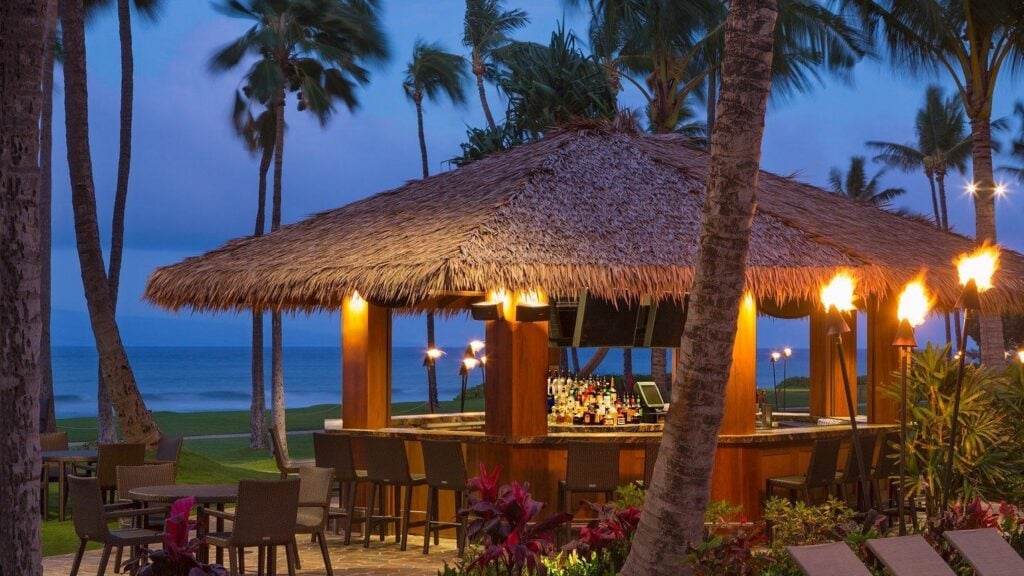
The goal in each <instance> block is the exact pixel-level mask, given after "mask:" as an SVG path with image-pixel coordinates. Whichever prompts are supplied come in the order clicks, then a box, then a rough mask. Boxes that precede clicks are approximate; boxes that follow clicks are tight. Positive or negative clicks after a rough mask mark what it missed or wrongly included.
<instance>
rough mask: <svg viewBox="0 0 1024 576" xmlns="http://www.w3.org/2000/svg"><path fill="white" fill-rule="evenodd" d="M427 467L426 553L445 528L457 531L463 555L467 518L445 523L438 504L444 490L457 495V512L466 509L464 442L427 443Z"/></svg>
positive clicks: (460, 517)
mask: <svg viewBox="0 0 1024 576" xmlns="http://www.w3.org/2000/svg"><path fill="white" fill-rule="evenodd" d="M420 446H421V447H422V448H423V467H424V471H425V472H426V473H427V518H426V521H425V524H426V526H425V528H424V530H423V553H424V554H429V553H430V536H431V533H433V536H434V544H437V543H438V537H439V534H440V532H441V529H442V528H455V542H456V545H457V546H458V548H459V555H460V556H461V555H462V551H463V550H464V549H465V548H466V517H465V516H457V517H456V521H455V522H442V521H441V519H440V506H439V504H438V501H439V500H440V497H441V490H449V491H451V492H452V493H453V495H454V496H455V513H456V514H458V511H459V510H460V509H461V508H463V507H465V506H466V491H467V490H468V488H467V486H466V485H467V483H468V482H469V479H468V478H467V474H466V460H465V458H464V457H463V455H462V444H461V443H460V442H437V441H432V440H423V441H422V442H420Z"/></svg>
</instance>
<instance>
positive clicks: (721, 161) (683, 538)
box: [622, 0, 777, 576]
mask: <svg viewBox="0 0 1024 576" xmlns="http://www.w3.org/2000/svg"><path fill="white" fill-rule="evenodd" d="M776 8H777V7H776V2H775V0H731V1H730V2H729V13H728V16H727V18H726V34H727V35H728V37H729V43H728V44H727V45H726V46H725V50H724V52H723V61H722V90H721V97H720V99H719V104H718V110H717V121H716V123H715V131H714V133H713V134H712V136H711V169H710V171H709V176H708V186H707V198H706V200H705V202H704V212H703V215H702V220H701V221H702V226H701V234H700V244H699V248H698V252H697V264H696V266H695V267H694V268H695V275H694V280H693V286H692V288H691V294H692V306H691V309H690V320H689V321H688V322H687V325H686V337H684V338H683V340H682V356H683V358H682V361H681V362H680V363H679V365H680V366H681V367H682V375H681V376H682V377H681V378H680V380H679V381H680V382H681V385H678V386H674V387H673V390H672V405H673V408H672V410H671V411H670V412H669V415H668V419H667V420H666V422H665V433H664V440H663V441H662V443H661V449H660V451H659V454H658V461H657V464H656V465H655V467H654V475H653V478H652V481H651V487H650V489H649V490H648V492H647V495H646V497H645V498H644V509H643V514H642V515H641V516H640V525H639V528H638V529H637V533H636V536H635V538H634V539H633V546H632V549H631V550H630V553H629V557H628V558H627V559H626V564H625V566H624V567H623V569H622V574H624V575H625V576H640V575H644V576H668V575H674V574H677V573H678V572H679V561H680V560H681V559H682V558H683V557H684V556H686V554H687V552H688V546H689V545H690V544H697V543H698V542H700V540H701V538H702V536H703V533H704V511H705V510H706V509H707V505H708V500H709V498H710V488H711V470H712V468H713V466H714V462H715V447H716V446H717V444H718V430H719V427H720V426H721V422H722V415H723V409H724V404H725V386H726V382H727V380H728V378H729V371H730V369H731V364H732V348H733V341H734V339H735V337H736V320H737V317H738V313H739V308H740V303H741V299H742V297H743V290H744V286H745V284H746V279H745V273H746V265H745V263H746V260H747V249H748V246H749V241H750V224H751V221H752V220H753V216H754V210H755V205H756V197H755V191H756V190H757V177H758V166H759V164H760V160H761V139H762V136H763V134H764V116H765V110H766V109H767V104H768V93H769V92H770V90H771V83H772V56H773V53H774V52H775V50H774V44H775V43H774V41H775V34H774V31H775V26H776V20H777V9H776ZM695 334H699V335H700V336H699V337H694V335H695Z"/></svg>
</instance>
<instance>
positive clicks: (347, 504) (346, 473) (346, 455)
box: [313, 432, 368, 546]
mask: <svg viewBox="0 0 1024 576" xmlns="http://www.w3.org/2000/svg"><path fill="white" fill-rule="evenodd" d="M313 454H314V455H315V456H316V460H315V463H316V465H317V466H318V467H320V468H333V469H334V479H335V480H336V481H337V482H338V507H337V508H334V507H331V508H330V510H328V512H327V514H328V518H329V519H333V520H334V522H335V524H334V527H335V534H337V533H338V526H339V525H340V524H341V520H342V519H343V518H344V519H345V545H346V546H347V545H349V544H351V543H352V523H353V522H355V521H359V522H363V523H364V524H365V514H364V516H363V517H362V518H359V519H357V518H356V507H355V501H356V486H357V485H358V484H359V483H360V482H367V481H368V480H367V478H366V470H357V469H356V465H355V456H354V453H353V451H352V437H351V436H349V435H347V434H327V433H324V432H315V433H314V434H313Z"/></svg>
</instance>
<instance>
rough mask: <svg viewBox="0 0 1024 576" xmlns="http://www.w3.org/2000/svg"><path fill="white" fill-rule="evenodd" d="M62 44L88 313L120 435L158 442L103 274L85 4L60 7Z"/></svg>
mask: <svg viewBox="0 0 1024 576" xmlns="http://www.w3.org/2000/svg"><path fill="white" fill-rule="evenodd" d="M62 10H63V14H62V15H61V27H62V30H63V42H64V44H63V46H64V116H65V124H66V136H67V153H68V168H69V172H70V175H71V203H72V207H73V210H74V217H75V237H76V241H77V244H78V259H79V264H80V267H81V272H82V284H83V286H84V288H85V298H86V303H87V304H88V309H89V320H90V322H91V324H92V332H93V337H94V338H95V340H96V349H97V351H98V352H99V357H100V368H101V370H102V372H103V379H104V380H105V381H106V382H107V384H108V385H109V387H110V395H111V399H112V401H113V403H114V407H115V409H116V412H117V417H118V424H119V425H120V428H121V433H122V434H124V437H125V439H126V440H127V441H129V442H144V443H146V444H155V443H156V441H157V439H158V438H159V434H160V431H159V429H158V428H157V426H156V423H155V422H154V421H153V415H152V413H151V412H150V411H149V410H147V409H146V404H145V402H144V401H143V399H142V396H141V394H139V389H138V386H137V385H136V383H135V375H134V373H133V372H132V368H131V364H130V363H129V362H128V355H127V353H126V352H125V349H124V344H123V343H122V341H121V332H120V330H119V329H118V327H117V320H116V319H115V317H114V305H113V302H112V299H111V297H110V296H111V294H110V290H109V285H108V283H107V277H106V273H105V270H104V262H103V249H102V247H101V246H100V233H99V225H98V222H97V217H96V189H95V185H94V183H93V178H92V156H91V153H90V150H89V116H88V114H89V108H88V106H89V99H88V94H87V90H86V69H85V21H84V15H83V10H82V3H81V2H67V3H66V5H64V6H63V8H62Z"/></svg>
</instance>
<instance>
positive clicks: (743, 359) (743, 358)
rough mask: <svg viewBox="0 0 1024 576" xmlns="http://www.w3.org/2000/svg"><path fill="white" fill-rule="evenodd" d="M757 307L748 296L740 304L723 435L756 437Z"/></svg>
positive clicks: (726, 388)
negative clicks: (750, 435) (754, 433)
mask: <svg viewBox="0 0 1024 576" xmlns="http://www.w3.org/2000/svg"><path fill="white" fill-rule="evenodd" d="M756 391H757V304H756V303H755V302H754V297H753V296H752V295H751V294H750V293H749V292H748V293H747V294H745V295H744V296H743V300H741V301H740V314H739V317H738V318H737V319H736V340H735V341H734V343H733V349H732V368H731V369H730V370H729V381H728V382H727V383H726V385H725V411H724V414H723V416H722V427H721V430H720V433H721V434H752V433H753V432H754V424H755V423H754V419H755V412H756V410H757V406H756V404H757V393H756Z"/></svg>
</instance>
